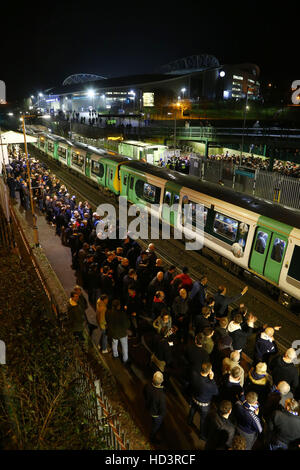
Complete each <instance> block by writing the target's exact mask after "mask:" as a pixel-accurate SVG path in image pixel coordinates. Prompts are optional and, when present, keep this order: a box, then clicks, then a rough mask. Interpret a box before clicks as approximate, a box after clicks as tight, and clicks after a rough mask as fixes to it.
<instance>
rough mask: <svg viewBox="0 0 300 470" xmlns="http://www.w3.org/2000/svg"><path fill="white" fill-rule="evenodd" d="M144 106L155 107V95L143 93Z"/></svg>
mask: <svg viewBox="0 0 300 470" xmlns="http://www.w3.org/2000/svg"><path fill="white" fill-rule="evenodd" d="M143 106H154V93H143Z"/></svg>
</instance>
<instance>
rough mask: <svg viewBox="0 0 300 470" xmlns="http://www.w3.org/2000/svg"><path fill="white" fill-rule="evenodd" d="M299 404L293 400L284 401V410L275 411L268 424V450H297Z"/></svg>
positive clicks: (299, 440) (299, 437) (299, 428)
mask: <svg viewBox="0 0 300 470" xmlns="http://www.w3.org/2000/svg"><path fill="white" fill-rule="evenodd" d="M299 411H300V410H299V403H298V402H297V401H296V400H295V399H294V398H289V399H287V400H286V401H285V409H284V410H277V411H275V412H274V414H273V416H272V417H271V419H270V420H269V422H268V434H269V448H270V450H279V449H280V450H286V449H293V448H297V447H298V444H299V442H300V417H299Z"/></svg>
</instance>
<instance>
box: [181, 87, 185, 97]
mask: <svg viewBox="0 0 300 470" xmlns="http://www.w3.org/2000/svg"><path fill="white" fill-rule="evenodd" d="M185 92H186V88H181V93H182V98H183V99H184V94H185Z"/></svg>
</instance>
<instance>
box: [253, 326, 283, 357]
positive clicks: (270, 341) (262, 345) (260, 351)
mask: <svg viewBox="0 0 300 470" xmlns="http://www.w3.org/2000/svg"><path fill="white" fill-rule="evenodd" d="M280 328H281V326H274V328H271V327H267V328H265V330H264V331H262V332H260V333H259V334H258V335H257V337H256V341H255V347H254V362H255V363H258V362H265V363H266V364H269V361H270V360H271V357H272V356H273V357H274V355H275V354H276V353H277V352H278V348H277V345H276V343H275V341H274V330H279V329H280Z"/></svg>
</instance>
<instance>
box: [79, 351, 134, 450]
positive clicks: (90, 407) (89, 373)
mask: <svg viewBox="0 0 300 470" xmlns="http://www.w3.org/2000/svg"><path fill="white" fill-rule="evenodd" d="M76 370H77V374H78V376H77V386H78V387H79V389H80V395H81V396H84V397H85V398H84V403H83V404H82V406H83V410H84V414H85V417H86V418H87V419H88V420H91V422H93V423H96V428H97V431H96V432H97V434H98V437H99V439H100V440H102V441H103V443H104V445H105V446H106V447H107V448H108V449H110V450H129V449H130V443H129V440H128V439H127V437H126V432H125V431H124V430H122V428H121V424H120V422H119V420H118V416H117V414H116V413H115V412H114V410H113V408H112V406H111V405H110V403H109V401H108V398H107V397H106V396H105V393H104V391H103V389H102V387H101V383H100V380H99V379H97V377H96V375H95V374H94V372H93V370H92V369H91V368H90V367H89V365H88V364H86V363H83V362H82V360H80V359H79V357H77V358H76Z"/></svg>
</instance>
